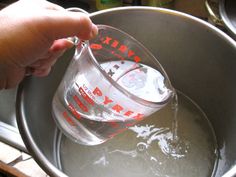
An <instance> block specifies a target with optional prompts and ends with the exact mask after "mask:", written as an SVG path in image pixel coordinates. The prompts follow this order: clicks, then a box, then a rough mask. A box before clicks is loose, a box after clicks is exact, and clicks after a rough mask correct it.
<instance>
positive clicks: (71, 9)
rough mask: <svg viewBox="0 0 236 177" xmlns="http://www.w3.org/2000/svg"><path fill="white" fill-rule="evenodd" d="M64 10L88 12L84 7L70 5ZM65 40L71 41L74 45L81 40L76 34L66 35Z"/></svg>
mask: <svg viewBox="0 0 236 177" xmlns="http://www.w3.org/2000/svg"><path fill="white" fill-rule="evenodd" d="M66 10H68V11H71V12H82V13H85V14H87V15H89V13H88V12H87V11H85V10H84V9H81V8H79V7H70V8H67V9H66ZM67 40H69V41H70V42H72V43H73V44H74V45H75V46H78V45H79V44H81V43H82V42H83V41H81V40H80V39H79V38H78V37H76V36H74V37H68V38H67Z"/></svg>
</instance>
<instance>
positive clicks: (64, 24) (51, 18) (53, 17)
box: [44, 10, 98, 40]
mask: <svg viewBox="0 0 236 177" xmlns="http://www.w3.org/2000/svg"><path fill="white" fill-rule="evenodd" d="M47 18H48V19H47V24H45V25H44V27H45V30H46V33H45V34H48V35H51V36H48V37H53V40H56V39H60V38H66V37H71V36H77V37H79V38H80V39H82V40H88V39H91V38H93V37H95V36H96V35H97V33H98V29H97V26H96V25H94V24H93V23H92V21H91V20H90V18H89V16H88V15H86V14H84V13H81V12H69V11H66V10H63V11H52V12H51V13H49V14H47ZM52 29H56V30H52Z"/></svg>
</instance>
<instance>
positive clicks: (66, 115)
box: [62, 111, 75, 126]
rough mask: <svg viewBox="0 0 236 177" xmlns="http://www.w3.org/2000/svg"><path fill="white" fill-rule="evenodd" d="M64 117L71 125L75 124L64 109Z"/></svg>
mask: <svg viewBox="0 0 236 177" xmlns="http://www.w3.org/2000/svg"><path fill="white" fill-rule="evenodd" d="M62 115H63V117H64V119H65V120H66V121H67V122H68V123H69V124H70V125H71V126H75V122H74V121H73V119H72V118H71V117H70V116H69V115H68V113H67V112H66V111H64V112H63V113H62Z"/></svg>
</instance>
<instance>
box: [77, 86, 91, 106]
mask: <svg viewBox="0 0 236 177" xmlns="http://www.w3.org/2000/svg"><path fill="white" fill-rule="evenodd" d="M76 85H77V87H78V88H79V93H80V94H81V96H82V97H83V98H84V100H85V101H86V102H88V103H89V104H91V105H94V101H93V100H92V99H91V98H90V97H89V95H87V93H86V92H85V91H84V89H83V88H82V87H80V86H79V85H78V84H76Z"/></svg>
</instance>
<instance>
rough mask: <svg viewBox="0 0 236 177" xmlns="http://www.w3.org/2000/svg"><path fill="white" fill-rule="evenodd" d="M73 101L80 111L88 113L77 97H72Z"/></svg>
mask: <svg viewBox="0 0 236 177" xmlns="http://www.w3.org/2000/svg"><path fill="white" fill-rule="evenodd" d="M73 99H74V101H75V102H76V104H77V105H78V106H79V107H80V109H81V110H82V111H84V112H88V108H87V107H86V106H85V105H84V104H83V103H82V102H81V100H80V99H79V97H78V96H77V95H74V96H73Z"/></svg>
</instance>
